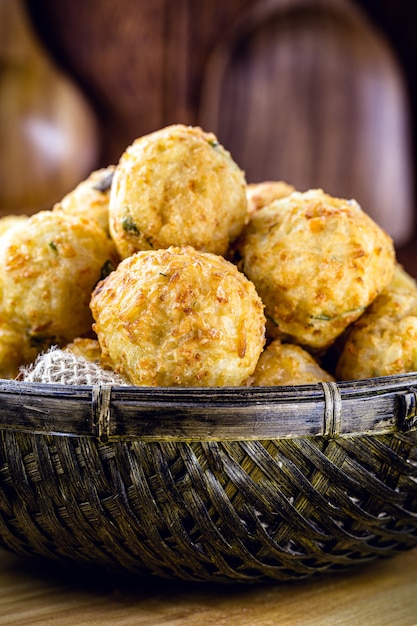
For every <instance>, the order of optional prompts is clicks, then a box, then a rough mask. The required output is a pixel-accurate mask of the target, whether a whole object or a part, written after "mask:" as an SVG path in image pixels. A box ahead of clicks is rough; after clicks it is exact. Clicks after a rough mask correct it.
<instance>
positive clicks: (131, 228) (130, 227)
mask: <svg viewBox="0 0 417 626" xmlns="http://www.w3.org/2000/svg"><path fill="white" fill-rule="evenodd" d="M122 228H123V230H125V231H126V232H128V233H136V235H140V230H139V228H138V227H137V226H136V224H135V222H134V221H133V219H132V218H131V217H130V216H129V217H124V218H123V220H122Z"/></svg>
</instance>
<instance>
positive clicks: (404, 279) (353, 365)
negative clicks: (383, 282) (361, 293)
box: [336, 266, 417, 380]
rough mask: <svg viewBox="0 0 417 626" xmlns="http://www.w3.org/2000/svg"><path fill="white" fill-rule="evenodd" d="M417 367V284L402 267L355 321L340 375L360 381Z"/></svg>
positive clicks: (337, 369)
mask: <svg viewBox="0 0 417 626" xmlns="http://www.w3.org/2000/svg"><path fill="white" fill-rule="evenodd" d="M416 370H417V285H416V283H415V281H414V279H413V278H411V276H409V275H408V274H407V273H406V272H405V271H404V270H403V268H402V267H401V266H398V267H397V269H396V272H395V276H394V279H393V280H392V282H391V284H390V285H389V286H388V287H387V288H386V289H385V290H384V291H383V292H382V293H381V294H380V295H379V296H378V297H377V298H376V300H375V301H374V302H373V303H372V305H371V306H370V307H369V308H368V310H367V311H366V312H365V313H364V314H363V315H362V316H361V317H360V318H359V319H358V320H357V321H356V322H355V323H354V324H353V326H352V329H351V330H350V332H349V333H348V335H347V339H346V341H345V343H344V347H343V349H342V352H341V355H340V357H339V360H338V363H337V367H336V376H337V378H339V379H341V380H355V379H356V380H360V379H364V378H373V377H375V376H392V375H395V374H403V373H406V372H413V371H416Z"/></svg>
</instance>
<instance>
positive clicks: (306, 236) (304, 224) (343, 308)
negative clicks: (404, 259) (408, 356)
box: [237, 190, 395, 351]
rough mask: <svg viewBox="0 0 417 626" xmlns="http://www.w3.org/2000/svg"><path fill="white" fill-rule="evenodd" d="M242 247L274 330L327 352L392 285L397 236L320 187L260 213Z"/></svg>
mask: <svg viewBox="0 0 417 626" xmlns="http://www.w3.org/2000/svg"><path fill="white" fill-rule="evenodd" d="M237 250H238V253H239V255H240V257H241V261H240V262H239V267H240V268H241V269H242V271H243V272H244V273H245V274H246V275H247V276H248V278H249V279H250V280H252V281H253V283H254V284H255V286H256V289H257V291H258V293H259V295H260V296H261V298H262V300H263V302H264V304H265V312H266V316H267V318H268V330H269V332H270V334H271V336H273V337H283V338H285V339H287V340H289V341H290V342H293V343H297V344H301V345H303V346H307V347H310V348H312V349H314V350H322V351H323V350H325V349H326V348H328V346H329V345H330V344H331V343H332V342H333V341H334V340H335V338H336V337H338V336H339V335H340V334H341V333H342V332H343V331H344V329H345V328H346V327H347V326H348V325H349V324H351V323H352V322H353V321H355V320H356V319H357V318H358V317H359V316H360V315H361V313H363V311H364V310H365V308H366V307H367V306H368V305H369V304H370V303H371V302H372V301H373V300H374V299H375V298H376V296H377V295H378V294H379V293H380V291H381V290H382V289H383V288H384V287H386V286H387V285H388V284H389V282H390V281H391V279H392V276H393V272H394V266H395V253H394V247H393V243H392V240H391V239H390V237H388V235H387V234H386V233H384V232H383V230H382V229H381V228H379V226H378V225H377V224H375V222H373V220H372V219H371V218H370V217H369V216H368V215H366V214H365V213H364V212H363V211H362V210H361V208H360V207H359V205H358V204H357V203H356V202H355V201H352V200H350V201H347V200H342V199H337V198H333V197H331V196H329V195H328V194H325V193H323V191H321V190H311V191H309V192H306V193H298V192H295V193H293V194H291V195H290V196H288V197H287V198H284V199H282V200H278V201H275V202H273V203H272V204H270V205H268V206H266V207H264V208H263V209H260V210H259V211H257V212H256V213H255V214H254V215H253V218H252V219H251V221H250V222H249V224H248V225H247V227H246V228H245V230H244V232H243V234H242V236H241V238H240V239H239V241H238V242H237Z"/></svg>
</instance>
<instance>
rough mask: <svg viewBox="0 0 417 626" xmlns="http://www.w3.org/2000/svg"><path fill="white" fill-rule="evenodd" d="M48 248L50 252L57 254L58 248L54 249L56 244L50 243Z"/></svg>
mask: <svg viewBox="0 0 417 626" xmlns="http://www.w3.org/2000/svg"><path fill="white" fill-rule="evenodd" d="M48 246H49V247H50V248H51V250H53V251H54V252H58V248H57V247H56V244H55V243H54V242H53V241H50V242H49V243H48Z"/></svg>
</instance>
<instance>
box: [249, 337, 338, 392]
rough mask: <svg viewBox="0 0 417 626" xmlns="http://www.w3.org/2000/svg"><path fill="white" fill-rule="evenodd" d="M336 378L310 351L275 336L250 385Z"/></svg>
mask: <svg viewBox="0 0 417 626" xmlns="http://www.w3.org/2000/svg"><path fill="white" fill-rule="evenodd" d="M321 381H334V378H333V376H332V375H331V374H329V373H328V372H326V371H325V370H324V369H322V368H321V367H320V365H319V363H318V362H317V361H316V360H315V359H314V358H313V357H312V356H311V354H310V353H309V352H307V351H306V350H304V348H301V346H297V345H294V344H290V343H281V340H280V339H274V341H272V342H271V343H270V344H269V345H268V346H267V348H265V350H264V351H263V352H262V354H261V356H260V357H259V361H258V364H257V366H256V368H255V371H254V373H253V376H252V377H251V381H250V384H251V385H252V386H258V387H268V386H279V385H310V384H315V383H318V382H321Z"/></svg>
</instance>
